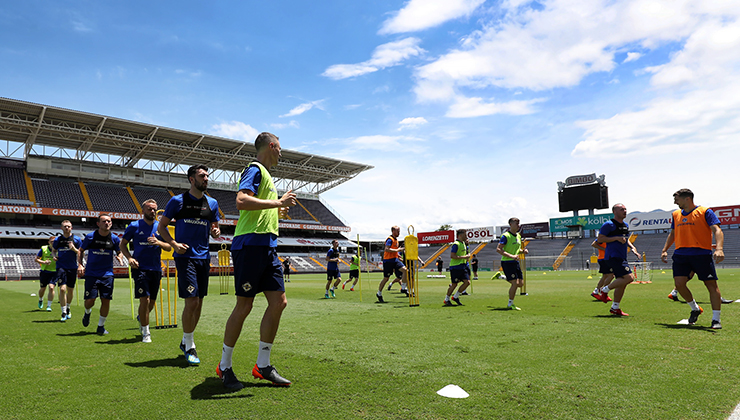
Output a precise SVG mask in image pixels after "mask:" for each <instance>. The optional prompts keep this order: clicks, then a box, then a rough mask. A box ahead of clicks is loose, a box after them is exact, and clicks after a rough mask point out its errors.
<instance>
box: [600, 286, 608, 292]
mask: <svg viewBox="0 0 740 420" xmlns="http://www.w3.org/2000/svg"><path fill="white" fill-rule="evenodd" d="M601 293H606V294H609V285H606V286H604V287H602V288H601Z"/></svg>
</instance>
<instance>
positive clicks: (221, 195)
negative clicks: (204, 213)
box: [206, 188, 239, 216]
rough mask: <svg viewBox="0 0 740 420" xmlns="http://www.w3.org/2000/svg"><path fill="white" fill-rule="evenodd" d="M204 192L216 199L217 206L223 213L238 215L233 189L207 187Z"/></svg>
mask: <svg viewBox="0 0 740 420" xmlns="http://www.w3.org/2000/svg"><path fill="white" fill-rule="evenodd" d="M206 193H207V194H208V195H210V196H211V197H213V198H215V199H216V201H218V207H219V208H220V209H221V211H222V212H224V214H229V215H232V216H239V210H237V209H236V192H235V191H224V190H212V189H210V188H209V189H208V191H206Z"/></svg>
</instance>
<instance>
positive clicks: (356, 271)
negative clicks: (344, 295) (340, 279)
mask: <svg viewBox="0 0 740 420" xmlns="http://www.w3.org/2000/svg"><path fill="white" fill-rule="evenodd" d="M353 279H354V283H352V286H351V287H350V288H349V291H350V292H354V291H355V286H357V280H359V279H360V256H359V255H357V254H353V255H352V261H351V262H350V263H349V280H347V281H345V282H344V283H342V290H344V286H345V285H346V284H347V283H349V282H351V281H352V280H353Z"/></svg>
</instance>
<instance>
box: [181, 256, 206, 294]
mask: <svg viewBox="0 0 740 420" xmlns="http://www.w3.org/2000/svg"><path fill="white" fill-rule="evenodd" d="M175 267H177V291H178V293H179V295H180V297H181V298H182V299H187V298H192V297H199V298H201V299H202V298H204V297H206V296H208V279H209V276H210V275H211V260H210V258H209V259H202V260H201V259H195V258H187V257H184V258H175Z"/></svg>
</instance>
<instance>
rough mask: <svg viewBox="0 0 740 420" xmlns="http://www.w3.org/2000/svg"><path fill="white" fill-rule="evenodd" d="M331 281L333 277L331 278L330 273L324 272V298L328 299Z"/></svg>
mask: <svg viewBox="0 0 740 420" xmlns="http://www.w3.org/2000/svg"><path fill="white" fill-rule="evenodd" d="M332 280H333V277H332V276H331V273H330V272H328V271H327V272H326V287H325V288H324V289H325V290H324V298H325V299H329V288H330V287H331V281H332Z"/></svg>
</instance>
